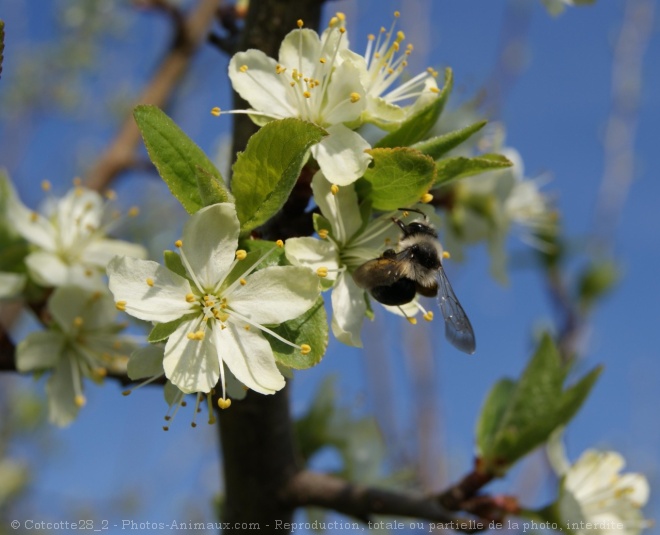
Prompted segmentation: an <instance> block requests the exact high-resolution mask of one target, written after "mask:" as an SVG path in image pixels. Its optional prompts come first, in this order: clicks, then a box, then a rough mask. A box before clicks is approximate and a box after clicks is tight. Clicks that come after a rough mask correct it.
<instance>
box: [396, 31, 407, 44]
mask: <svg viewBox="0 0 660 535" xmlns="http://www.w3.org/2000/svg"><path fill="white" fill-rule="evenodd" d="M405 38H406V34H405V33H403V32H402V31H401V30H399V31H398V32H396V40H397V41H398V42H399V43H400V42H401V41H403V40H404V39H405Z"/></svg>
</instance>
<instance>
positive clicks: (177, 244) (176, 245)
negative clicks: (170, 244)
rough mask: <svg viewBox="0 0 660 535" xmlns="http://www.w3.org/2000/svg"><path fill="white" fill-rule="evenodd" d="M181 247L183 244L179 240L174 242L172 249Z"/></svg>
mask: <svg viewBox="0 0 660 535" xmlns="http://www.w3.org/2000/svg"><path fill="white" fill-rule="evenodd" d="M181 246H183V242H182V241H181V240H176V241H175V242H174V247H181Z"/></svg>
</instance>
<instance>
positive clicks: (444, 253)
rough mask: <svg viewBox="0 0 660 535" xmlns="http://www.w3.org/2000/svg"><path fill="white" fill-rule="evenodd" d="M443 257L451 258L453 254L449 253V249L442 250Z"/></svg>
mask: <svg viewBox="0 0 660 535" xmlns="http://www.w3.org/2000/svg"><path fill="white" fill-rule="evenodd" d="M442 258H445V259H448V258H451V254H449V251H442Z"/></svg>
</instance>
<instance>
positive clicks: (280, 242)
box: [275, 240, 284, 249]
mask: <svg viewBox="0 0 660 535" xmlns="http://www.w3.org/2000/svg"><path fill="white" fill-rule="evenodd" d="M275 245H277V246H278V247H279V248H280V249H281V248H282V247H284V242H283V241H282V240H277V241H276V242H275Z"/></svg>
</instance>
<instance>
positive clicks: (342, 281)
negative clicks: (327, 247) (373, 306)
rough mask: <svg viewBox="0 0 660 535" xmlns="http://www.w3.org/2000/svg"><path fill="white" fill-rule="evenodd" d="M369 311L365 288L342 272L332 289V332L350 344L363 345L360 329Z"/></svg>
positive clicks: (341, 340)
mask: <svg viewBox="0 0 660 535" xmlns="http://www.w3.org/2000/svg"><path fill="white" fill-rule="evenodd" d="M366 313H367V303H366V301H365V300H364V290H362V289H360V288H358V287H357V286H356V284H355V282H354V281H353V277H351V276H350V275H349V274H347V273H342V274H341V276H340V277H339V280H338V281H337V285H336V286H335V288H334V290H332V333H333V334H334V335H335V338H337V340H339V341H340V342H343V343H344V344H346V345H349V346H355V347H362V339H361V338H360V331H361V330H362V322H363V320H364V317H365V314H366Z"/></svg>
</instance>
